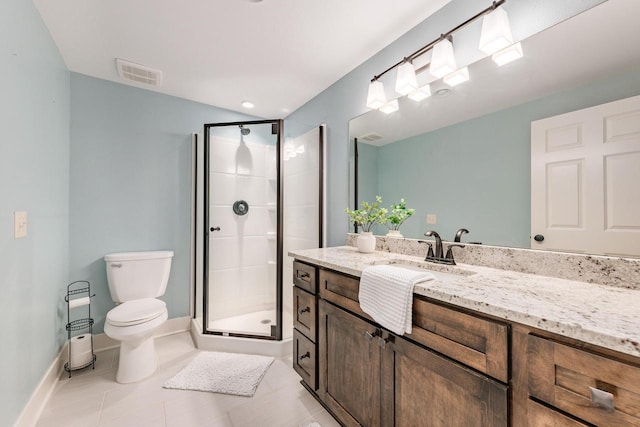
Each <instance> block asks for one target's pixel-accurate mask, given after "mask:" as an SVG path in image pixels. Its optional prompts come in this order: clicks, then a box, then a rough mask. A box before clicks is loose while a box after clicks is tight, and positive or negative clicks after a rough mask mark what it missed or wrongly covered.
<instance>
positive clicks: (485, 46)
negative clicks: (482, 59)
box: [479, 6, 513, 55]
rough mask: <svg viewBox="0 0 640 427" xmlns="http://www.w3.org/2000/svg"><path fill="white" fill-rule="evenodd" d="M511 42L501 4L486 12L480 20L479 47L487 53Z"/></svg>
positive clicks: (500, 48)
mask: <svg viewBox="0 0 640 427" xmlns="http://www.w3.org/2000/svg"><path fill="white" fill-rule="evenodd" d="M512 44H513V36H512V35H511V26H510V25H509V18H508V17H507V11H506V10H504V8H503V7H502V6H498V7H496V8H495V9H494V10H493V11H492V12H489V13H487V14H486V15H485V16H484V18H483V20H482V32H481V33H480V44H479V48H480V50H481V51H483V52H484V53H486V54H487V55H493V54H494V53H496V52H497V51H499V50H502V49H504V48H505V47H507V46H509V45H512Z"/></svg>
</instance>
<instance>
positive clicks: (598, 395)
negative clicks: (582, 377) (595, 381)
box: [589, 387, 614, 412]
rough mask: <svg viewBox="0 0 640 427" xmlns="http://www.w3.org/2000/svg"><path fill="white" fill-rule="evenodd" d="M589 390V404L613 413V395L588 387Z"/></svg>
mask: <svg viewBox="0 0 640 427" xmlns="http://www.w3.org/2000/svg"><path fill="white" fill-rule="evenodd" d="M589 390H591V403H592V404H593V406H596V407H598V408H602V409H605V410H606V411H607V412H613V409H614V406H613V394H611V393H609V392H606V391H604V390H600V389H599V388H593V387H589Z"/></svg>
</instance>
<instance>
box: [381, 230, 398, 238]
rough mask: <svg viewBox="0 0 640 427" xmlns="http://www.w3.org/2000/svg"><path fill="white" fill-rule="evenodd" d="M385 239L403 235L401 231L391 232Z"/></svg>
mask: <svg viewBox="0 0 640 427" xmlns="http://www.w3.org/2000/svg"><path fill="white" fill-rule="evenodd" d="M385 237H402V234H401V233H400V231H399V230H389V232H388V233H387V235H386V236H385Z"/></svg>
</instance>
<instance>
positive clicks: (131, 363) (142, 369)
mask: <svg viewBox="0 0 640 427" xmlns="http://www.w3.org/2000/svg"><path fill="white" fill-rule="evenodd" d="M157 368H158V357H157V355H156V344H155V338H154V337H151V338H147V339H145V340H143V341H142V342H130V341H122V342H121V343H120V361H119V362H118V372H117V374H116V381H117V382H119V383H122V384H128V383H134V382H137V381H140V380H143V379H145V378H147V377H148V376H150V375H151V374H153V373H154V372H155V371H156V369H157Z"/></svg>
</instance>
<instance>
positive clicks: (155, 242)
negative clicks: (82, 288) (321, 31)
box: [70, 73, 253, 333]
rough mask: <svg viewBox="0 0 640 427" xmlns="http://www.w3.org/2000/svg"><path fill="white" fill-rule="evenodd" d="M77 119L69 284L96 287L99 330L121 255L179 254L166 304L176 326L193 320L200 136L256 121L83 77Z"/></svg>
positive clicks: (77, 83)
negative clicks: (196, 144)
mask: <svg viewBox="0 0 640 427" xmlns="http://www.w3.org/2000/svg"><path fill="white" fill-rule="evenodd" d="M71 118H72V120H71V164H70V168H71V185H70V188H71V201H70V210H71V229H70V232H71V239H70V254H71V255H70V276H71V278H72V279H74V280H76V279H78V280H79V279H83V280H89V281H91V283H92V285H93V286H94V289H95V293H96V297H95V298H94V301H93V305H92V310H94V311H93V313H95V315H94V317H95V319H96V328H95V332H96V333H100V332H102V330H103V326H104V320H105V316H106V314H107V312H108V311H109V310H110V309H111V308H113V307H114V302H113V301H112V300H111V296H110V294H109V288H108V286H107V278H106V272H105V264H104V261H103V257H104V255H105V254H108V253H112V252H129V251H146V250H157V249H171V250H173V251H174V252H175V255H174V258H173V263H172V266H171V276H170V279H169V284H168V285H167V291H166V293H165V295H164V296H163V297H162V298H161V299H163V300H165V301H166V302H167V308H168V310H169V317H170V318H173V317H180V316H187V315H189V295H190V288H189V286H190V284H189V277H190V276H189V271H190V270H189V269H190V265H191V264H190V263H191V261H190V259H189V256H190V254H189V251H190V244H191V243H190V242H191V133H192V132H199V133H202V130H203V125H204V124H205V123H216V122H232V121H240V120H251V119H253V118H252V117H250V116H246V115H243V114H240V113H235V112H231V111H228V110H223V109H220V108H216V107H211V106H208V105H204V104H199V103H196V102H192V101H187V100H184V99H180V98H176V97H173V96H168V95H162V94H159V93H155V92H151V91H148V90H143V89H138V88H135V87H132V86H126V85H121V84H118V83H113V82H109V81H106V80H100V79H96V78H93V77H87V76H84V75H81V74H76V73H72V74H71ZM234 132H235V133H234V135H239V131H234Z"/></svg>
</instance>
